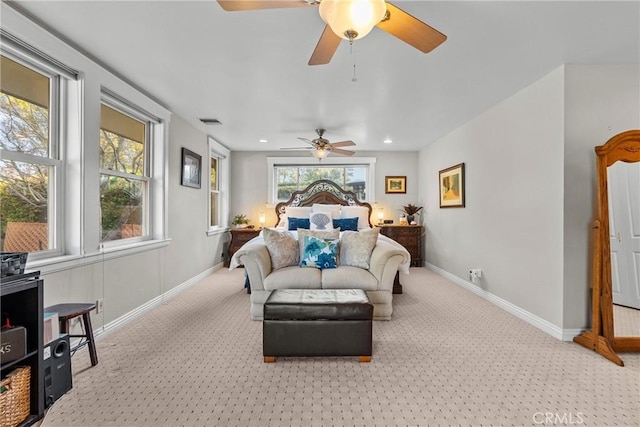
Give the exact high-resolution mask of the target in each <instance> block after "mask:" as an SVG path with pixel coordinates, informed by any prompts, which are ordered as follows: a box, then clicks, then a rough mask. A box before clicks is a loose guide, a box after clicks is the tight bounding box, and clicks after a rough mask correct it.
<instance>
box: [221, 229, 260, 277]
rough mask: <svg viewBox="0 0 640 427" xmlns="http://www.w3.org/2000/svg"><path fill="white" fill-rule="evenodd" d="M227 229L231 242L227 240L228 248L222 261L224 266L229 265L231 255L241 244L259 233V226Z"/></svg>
mask: <svg viewBox="0 0 640 427" xmlns="http://www.w3.org/2000/svg"><path fill="white" fill-rule="evenodd" d="M229 231H230V232H231V242H229V250H228V251H227V256H226V258H225V261H224V266H225V267H229V263H230V262H231V257H232V256H233V254H235V253H236V251H237V250H238V249H240V248H241V247H242V245H244V244H245V243H247V242H248V241H249V240H251V239H253V238H254V237H257V236H258V234H260V229H259V228H232V229H231V230H229Z"/></svg>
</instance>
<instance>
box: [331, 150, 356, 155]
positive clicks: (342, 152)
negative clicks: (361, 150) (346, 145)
mask: <svg viewBox="0 0 640 427" xmlns="http://www.w3.org/2000/svg"><path fill="white" fill-rule="evenodd" d="M331 152H332V153H336V154H342V155H343V156H353V155H354V154H355V152H353V151H349V150H343V149H341V148H334V149H333V150H331Z"/></svg>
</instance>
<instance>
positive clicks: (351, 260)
mask: <svg viewBox="0 0 640 427" xmlns="http://www.w3.org/2000/svg"><path fill="white" fill-rule="evenodd" d="M379 234H380V229H378V228H371V229H369V230H362V231H360V232H357V231H345V232H344V233H342V238H341V239H340V265H350V266H352V267H360V268H366V269H369V262H370V261H371V252H373V248H375V246H376V243H377V241H378V235H379Z"/></svg>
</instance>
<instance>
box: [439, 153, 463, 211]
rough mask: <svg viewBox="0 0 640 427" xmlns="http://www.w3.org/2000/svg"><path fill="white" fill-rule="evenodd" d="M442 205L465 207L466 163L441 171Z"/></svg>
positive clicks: (443, 206) (442, 206)
mask: <svg viewBox="0 0 640 427" xmlns="http://www.w3.org/2000/svg"><path fill="white" fill-rule="evenodd" d="M440 207H441V208H464V163H460V164H459V165H455V166H451V167H450V168H447V169H444V170H441V171H440Z"/></svg>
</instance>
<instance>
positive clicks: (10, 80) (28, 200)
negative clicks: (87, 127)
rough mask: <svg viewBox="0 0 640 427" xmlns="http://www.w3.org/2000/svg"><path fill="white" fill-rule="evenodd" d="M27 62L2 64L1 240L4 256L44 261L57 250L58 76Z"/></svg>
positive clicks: (17, 60)
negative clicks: (32, 255)
mask: <svg viewBox="0 0 640 427" xmlns="http://www.w3.org/2000/svg"><path fill="white" fill-rule="evenodd" d="M3 42H4V40H3ZM27 59H28V58H20V57H18V56H13V55H12V57H11V58H10V57H9V56H8V54H5V53H3V54H2V56H1V58H0V66H1V69H0V76H1V79H0V148H1V155H2V156H1V158H0V178H1V179H0V199H1V200H2V203H0V236H1V238H2V250H4V251H20V252H31V253H38V252H40V256H42V255H46V253H47V252H48V253H49V254H51V253H54V252H56V251H60V247H61V243H60V241H59V238H58V236H59V235H60V233H59V227H60V224H58V222H59V220H60V218H59V216H58V215H57V214H56V209H57V208H58V207H59V206H60V205H61V204H62V203H63V200H61V199H62V196H61V193H62V192H61V191H60V189H61V188H62V187H61V185H62V161H61V160H60V156H59V149H58V132H59V131H60V123H59V116H60V114H59V109H58V99H59V93H60V90H59V89H60V86H59V85H60V80H61V76H59V75H57V74H55V72H53V71H52V70H48V69H47V68H46V67H40V66H36V65H32V64H30V63H29V61H27Z"/></svg>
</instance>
